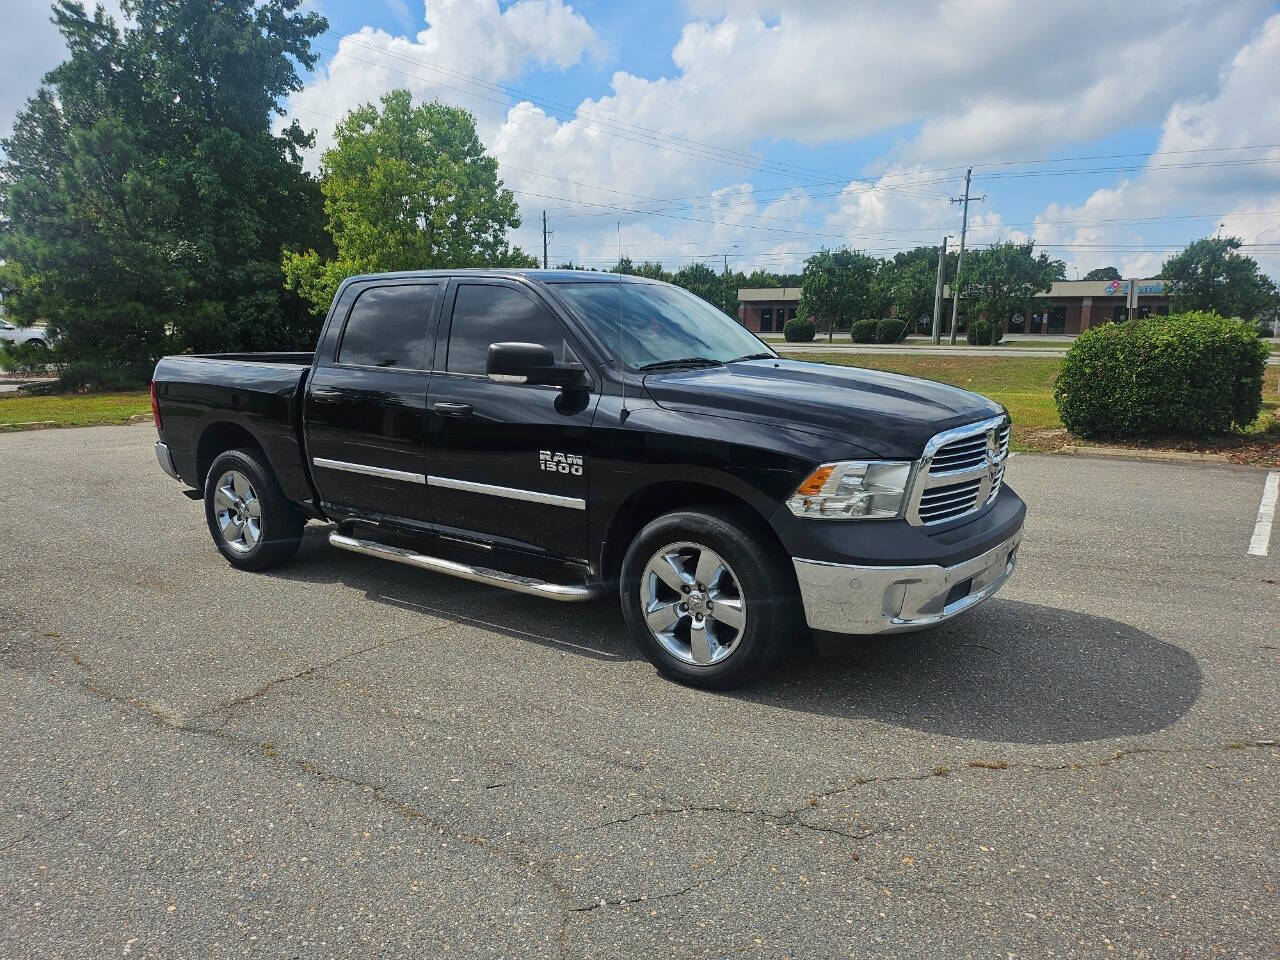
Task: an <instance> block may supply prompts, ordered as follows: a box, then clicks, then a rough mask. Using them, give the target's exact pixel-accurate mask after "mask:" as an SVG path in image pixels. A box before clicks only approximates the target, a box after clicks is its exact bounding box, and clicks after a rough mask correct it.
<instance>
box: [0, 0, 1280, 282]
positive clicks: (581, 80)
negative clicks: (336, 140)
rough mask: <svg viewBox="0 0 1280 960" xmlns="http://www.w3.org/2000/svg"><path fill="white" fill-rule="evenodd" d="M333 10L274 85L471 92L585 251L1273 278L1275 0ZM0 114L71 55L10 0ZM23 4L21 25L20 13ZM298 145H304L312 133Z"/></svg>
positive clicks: (521, 196)
mask: <svg viewBox="0 0 1280 960" xmlns="http://www.w3.org/2000/svg"><path fill="white" fill-rule="evenodd" d="M309 5H310V6H311V7H313V8H315V9H319V10H320V11H321V12H323V13H324V14H325V15H326V16H327V17H328V18H329V21H330V26H331V30H330V32H329V33H328V34H326V35H324V36H322V37H320V38H319V40H318V41H317V47H318V48H319V51H320V54H321V62H320V64H319V65H318V66H317V69H316V70H315V71H314V72H313V73H312V74H311V75H310V76H309V77H308V78H307V87H306V89H305V90H304V91H302V92H301V93H300V94H298V95H296V96H295V97H293V98H291V99H290V101H289V102H288V103H287V104H286V107H287V109H288V110H289V112H290V115H291V116H295V117H297V118H298V119H299V120H300V121H302V123H303V124H304V125H305V126H307V127H310V128H314V129H315V130H316V132H317V135H318V139H319V148H323V146H324V145H325V143H326V142H327V140H328V136H329V132H330V130H331V129H332V127H333V123H334V118H337V117H339V116H341V115H342V113H343V112H344V111H345V110H347V109H348V108H350V107H352V106H353V105H355V104H357V103H361V102H365V101H369V100H374V99H376V98H377V97H378V96H379V95H380V94H381V93H383V92H385V91H386V90H389V89H391V88H393V87H408V88H409V89H410V90H412V91H413V93H414V94H415V96H417V97H420V98H423V99H430V98H438V99H440V100H443V101H446V102H449V103H453V104H456V105H460V106H464V107H466V108H467V109H469V110H471V111H472V112H473V113H474V114H475V115H476V118H477V121H478V123H479V129H480V133H481V137H482V138H483V140H484V142H485V143H486V145H487V146H488V149H489V150H490V151H491V152H492V153H493V154H495V155H496V156H497V157H498V159H499V161H500V162H501V172H502V177H503V180H504V181H505V182H506V184H507V185H508V186H509V187H510V188H511V189H513V190H514V191H515V192H516V196H517V198H518V200H519V201H520V204H521V208H522V210H523V214H524V218H525V226H523V227H522V228H521V229H520V231H519V232H518V236H517V240H518V242H519V243H520V244H521V245H522V246H523V247H524V248H525V249H526V250H529V251H530V252H537V253H539V254H540V253H541V247H542V240H541V233H540V227H541V217H542V211H543V210H544V209H545V210H546V211H547V217H548V220H549V223H550V226H551V229H552V231H553V237H552V239H551V244H550V247H551V250H550V254H551V259H552V261H553V263H554V262H560V261H564V260H570V259H571V260H574V261H576V262H578V263H586V264H590V265H604V264H607V263H612V262H614V261H615V260H616V259H617V256H618V251H619V244H621V250H622V252H623V253H624V254H626V255H628V256H630V257H632V258H633V259H635V260H661V261H662V262H663V263H664V264H665V265H667V266H668V267H677V266H679V265H682V264H684V263H688V262H690V261H692V260H698V259H706V260H707V261H708V262H713V263H715V264H717V265H720V264H723V262H724V260H723V258H724V255H725V254H728V256H729V262H730V265H731V266H736V267H739V268H742V269H748V270H749V269H750V268H752V267H754V266H764V267H769V268H772V269H776V270H798V269H799V268H800V266H801V264H802V263H803V260H804V258H805V257H806V256H808V255H809V253H811V252H812V251H814V250H817V249H819V248H821V247H824V246H826V247H831V246H839V245H841V244H847V245H849V246H852V247H857V248H860V249H865V250H869V251H872V252H875V253H877V254H881V255H886V254H889V253H891V252H892V251H894V250H898V249H903V248H907V247H911V246H915V245H917V244H924V243H936V242H938V240H939V239H940V238H941V236H942V235H943V234H950V235H952V237H953V241H952V242H953V243H954V242H955V238H958V235H959V230H960V210H959V207H958V205H956V204H954V203H950V202H949V199H950V198H952V197H955V196H957V195H959V194H960V193H962V192H963V183H964V171H965V168H966V167H968V166H972V167H973V192H974V193H975V194H976V195H980V196H982V197H983V198H984V199H983V201H982V202H981V203H978V204H975V205H973V206H972V207H971V218H970V219H971V233H970V236H971V240H972V242H974V243H977V244H983V243H987V242H991V241H993V240H999V239H1007V238H1016V239H1023V238H1025V237H1034V238H1035V239H1036V240H1037V241H1038V242H1039V243H1041V244H1042V245H1043V246H1044V247H1045V248H1046V249H1048V250H1049V251H1050V252H1051V253H1052V254H1053V255H1054V256H1058V257H1061V258H1062V259H1064V260H1065V261H1066V262H1067V264H1068V276H1074V271H1075V270H1076V269H1078V270H1079V271H1080V273H1081V274H1083V273H1084V272H1085V271H1087V270H1088V269H1090V268H1092V267H1095V266H1104V265H1109V264H1114V265H1116V266H1118V267H1120V268H1121V269H1122V271H1123V272H1124V273H1125V274H1126V275H1127V276H1152V275H1155V274H1157V273H1158V271H1159V266H1160V263H1161V261H1162V260H1163V259H1164V257H1165V256H1167V255H1168V253H1169V252H1171V251H1172V250H1176V249H1179V248H1181V247H1182V246H1183V245H1184V244H1185V243H1187V242H1188V241H1189V240H1192V239H1194V238H1197V237H1203V236H1207V235H1211V234H1214V233H1217V232H1218V231H1219V230H1221V231H1222V232H1223V233H1224V234H1233V235H1236V236H1239V237H1240V238H1242V239H1243V240H1244V241H1245V242H1246V244H1248V245H1249V247H1248V248H1247V250H1248V252H1249V253H1251V254H1252V255H1253V256H1255V257H1256V259H1258V260H1259V262H1260V263H1262V264H1263V266H1264V267H1265V269H1267V271H1268V272H1269V273H1270V274H1271V275H1272V276H1273V277H1276V278H1277V279H1280V4H1277V3H1276V2H1256V0H1212V2H1196V0H1154V2H1144V0H1126V2H1125V3H1116V2H1114V0H1107V2H1091V0H1077V2H1073V3H1070V4H1059V3H1032V2H1021V3H1015V2H1000V0H945V2H926V0H898V2H897V3H894V4H892V5H889V4H883V3H855V2H850V0H774V2H752V0H685V2H673V3H670V4H659V3H656V2H646V3H634V2H630V0H627V2H622V0H581V2H577V3H573V4H572V5H571V4H570V3H568V2H565V0H516V2H513V3H508V2H497V0H427V2H426V3H425V4H424V3H422V2H421V0H418V2H415V0H364V2H344V0H309ZM6 7H10V8H13V13H12V14H11V16H10V28H11V29H10V30H8V31H7V32H6V34H5V36H4V38H3V39H0V130H6V131H7V129H8V126H9V123H10V122H11V117H12V114H13V112H14V111H15V110H16V109H17V108H18V106H19V105H20V104H21V101H22V100H23V99H24V98H25V97H26V96H28V95H29V94H30V92H31V91H32V90H34V88H35V86H36V84H37V83H38V80H39V76H40V73H41V72H42V71H43V70H44V69H47V68H48V67H49V66H51V65H52V64H53V63H55V62H56V61H57V60H58V59H59V58H60V56H61V55H62V50H61V47H60V44H59V41H58V38H57V36H56V34H55V33H54V32H53V31H52V28H50V27H48V26H47V23H46V19H47V18H46V10H47V4H45V3H44V2H39V0H10V2H9V3H7V4H6ZM15 24H16V27H17V29H13V27H14V25H15ZM312 162H313V164H314V162H315V161H314V158H313V161H312Z"/></svg>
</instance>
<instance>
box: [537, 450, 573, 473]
mask: <svg viewBox="0 0 1280 960" xmlns="http://www.w3.org/2000/svg"><path fill="white" fill-rule="evenodd" d="M538 464H539V466H541V467H542V469H543V470H549V471H551V472H552V473H568V474H571V475H572V476H575V477H580V476H582V458H581V457H580V456H578V455H577V454H573V453H557V452H555V451H553V450H539V451H538Z"/></svg>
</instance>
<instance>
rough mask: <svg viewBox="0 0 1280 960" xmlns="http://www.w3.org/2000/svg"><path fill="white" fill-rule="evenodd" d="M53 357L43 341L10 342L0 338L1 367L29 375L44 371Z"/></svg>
mask: <svg viewBox="0 0 1280 960" xmlns="http://www.w3.org/2000/svg"><path fill="white" fill-rule="evenodd" d="M51 359H52V358H51V357H50V355H49V348H48V347H46V346H45V345H44V344H43V343H36V342H35V341H31V340H28V341H27V342H26V343H10V342H8V341H3V340H0V369H2V370H7V371H8V372H9V373H16V374H18V375H19V376H24V377H28V376H31V375H33V374H40V373H44V371H45V368H46V367H48V365H49V361H50V360H51Z"/></svg>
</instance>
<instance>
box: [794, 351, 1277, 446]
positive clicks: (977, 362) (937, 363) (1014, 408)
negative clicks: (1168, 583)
mask: <svg viewBox="0 0 1280 960" xmlns="http://www.w3.org/2000/svg"><path fill="white" fill-rule="evenodd" d="M784 352H785V351H784ZM792 356H793V357H794V358H795V359H797V360H815V361H818V362H819V363H834V364H839V365H841V366H846V367H865V368H868V369H872V370H885V371H888V372H890V373H904V374H907V375H909V376H913V377H923V378H925V379H926V380H938V381H940V382H942V383H950V384H952V385H954V386H957V387H964V388H965V389H966V390H972V391H974V392H975V393H980V394H982V395H983V396H986V397H990V398H991V399H992V400H995V401H997V402H999V403H1002V404H1004V406H1005V408H1006V409H1007V410H1008V411H1009V415H1010V416H1011V417H1012V418H1013V444H1014V446H1015V447H1016V448H1020V449H1023V450H1052V449H1056V448H1058V447H1061V446H1062V445H1064V444H1065V443H1070V442H1072V440H1071V438H1070V437H1068V436H1067V435H1066V434H1065V433H1062V432H1061V430H1062V421H1061V420H1059V419H1058V408H1057V405H1056V404H1055V403H1054V402H1053V381H1054V379H1055V378H1056V377H1057V375H1058V366H1059V365H1060V364H1061V363H1062V359H1061V358H1060V357H1001V356H991V357H974V356H956V357H946V356H938V355H936V354H934V355H928V354H918V355H911V354H908V353H905V352H904V353H901V354H892V355H888V354H869V353H863V354H851V353H844V352H835V351H832V352H831V353H796V354H792ZM1262 400H1263V404H1262V415H1261V416H1259V418H1258V420H1257V422H1256V423H1254V425H1253V426H1252V427H1250V428H1249V429H1248V430H1247V431H1245V434H1244V435H1243V436H1235V437H1226V438H1223V439H1222V440H1221V441H1214V442H1213V443H1209V444H1202V445H1199V446H1200V447H1203V448H1205V449H1221V450H1223V451H1227V452H1229V451H1233V450H1237V451H1239V452H1240V454H1241V456H1242V457H1245V458H1247V459H1251V460H1252V459H1255V458H1257V459H1261V460H1263V461H1267V462H1270V461H1272V460H1274V459H1276V457H1277V456H1280V425H1278V424H1277V419H1276V418H1277V415H1278V413H1280V367H1277V366H1269V367H1267V369H1266V373H1265V375H1264V377H1263V386H1262ZM1049 431H1058V432H1057V433H1049Z"/></svg>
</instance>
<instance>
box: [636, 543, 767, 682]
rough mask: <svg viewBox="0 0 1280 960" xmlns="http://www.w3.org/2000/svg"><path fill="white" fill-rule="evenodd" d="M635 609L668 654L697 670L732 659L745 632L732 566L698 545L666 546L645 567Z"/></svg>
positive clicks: (743, 611)
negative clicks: (638, 607) (637, 606)
mask: <svg viewBox="0 0 1280 960" xmlns="http://www.w3.org/2000/svg"><path fill="white" fill-rule="evenodd" d="M640 610H641V612H642V614H643V616H644V620H645V623H646V624H647V625H648V627H649V632H650V633H652V634H653V637H654V639H655V640H657V641H658V643H660V644H661V645H662V647H663V649H664V650H666V651H667V652H668V653H669V654H671V655H672V656H673V657H675V658H676V659H677V660H680V661H681V662H683V663H689V664H693V665H695V666H699V667H705V666H710V665H712V664H716V663H720V662H721V661H723V660H725V659H726V658H727V657H729V656H732V654H733V651H734V650H736V649H737V648H738V643H739V641H741V639H742V635H743V633H744V632H745V630H746V628H747V601H746V598H745V597H743V595H742V587H741V585H740V583H739V581H738V577H737V574H735V573H734V572H733V568H732V567H730V566H729V564H728V563H726V562H725V560H724V558H723V557H721V556H720V555H719V554H718V553H716V552H715V551H714V550H712V549H711V548H710V547H707V546H705V545H703V544H700V543H690V542H685V541H682V542H679V543H670V544H667V546H665V547H663V548H662V549H661V550H659V551H657V552H656V553H655V554H654V555H653V556H652V557H650V558H649V562H648V563H647V564H645V568H644V573H643V574H642V575H641V577H640Z"/></svg>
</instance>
